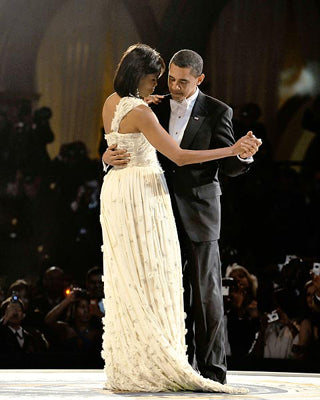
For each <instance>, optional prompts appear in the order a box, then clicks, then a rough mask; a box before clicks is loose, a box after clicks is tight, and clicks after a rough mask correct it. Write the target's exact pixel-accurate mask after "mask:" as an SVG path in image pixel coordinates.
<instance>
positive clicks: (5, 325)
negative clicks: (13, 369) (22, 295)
mask: <svg viewBox="0 0 320 400" xmlns="http://www.w3.org/2000/svg"><path fill="white" fill-rule="evenodd" d="M1 312H2V313H3V314H4V315H3V317H2V318H1V320H0V353H2V354H11V355H13V354H19V353H33V352H35V351H36V349H37V347H36V340H35V338H34V337H33V335H32V334H31V333H29V332H27V331H26V330H25V329H23V327H22V326H21V322H22V321H23V319H24V317H25V313H24V305H23V303H22V301H21V300H16V301H15V302H12V301H11V299H10V298H8V299H7V300H5V301H4V302H3V303H2V304H1Z"/></svg>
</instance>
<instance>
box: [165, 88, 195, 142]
mask: <svg viewBox="0 0 320 400" xmlns="http://www.w3.org/2000/svg"><path fill="white" fill-rule="evenodd" d="M198 95H199V89H198V88H197V90H196V91H195V92H194V93H193V95H192V96H190V97H188V98H187V99H184V100H183V101H182V102H181V103H180V102H178V101H175V100H172V99H171V100H170V107H171V113H170V120H169V133H170V135H171V136H172V137H173V138H174V140H175V141H176V142H177V143H178V144H179V145H180V143H181V140H182V138H183V134H184V131H185V129H186V127H187V124H188V121H189V118H190V115H191V112H192V109H193V106H194V103H195V102H196V100H197V97H198Z"/></svg>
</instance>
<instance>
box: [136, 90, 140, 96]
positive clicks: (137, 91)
mask: <svg viewBox="0 0 320 400" xmlns="http://www.w3.org/2000/svg"><path fill="white" fill-rule="evenodd" d="M136 97H140V92H139V89H138V88H137V90H136Z"/></svg>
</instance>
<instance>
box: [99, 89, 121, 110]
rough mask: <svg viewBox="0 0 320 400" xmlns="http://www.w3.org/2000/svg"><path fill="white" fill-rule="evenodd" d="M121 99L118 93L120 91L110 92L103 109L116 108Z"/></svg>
mask: <svg viewBox="0 0 320 400" xmlns="http://www.w3.org/2000/svg"><path fill="white" fill-rule="evenodd" d="M120 99H121V97H120V96H119V95H118V93H116V92H114V93H112V94H110V96H108V97H107V98H106V101H105V102H104V105H103V110H107V109H110V108H114V107H115V106H116V105H117V104H118V103H119V101H120Z"/></svg>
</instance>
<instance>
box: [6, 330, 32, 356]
mask: <svg viewBox="0 0 320 400" xmlns="http://www.w3.org/2000/svg"><path fill="white" fill-rule="evenodd" d="M23 338H24V344H23V347H20V345H19V342H18V340H17V338H16V336H15V335H14V333H13V332H12V330H11V329H10V328H8V326H6V325H2V323H0V353H2V354H17V353H34V352H35V351H36V350H37V349H36V343H35V340H34V338H33V336H32V335H31V334H30V333H29V332H27V331H26V330H24V329H23Z"/></svg>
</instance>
